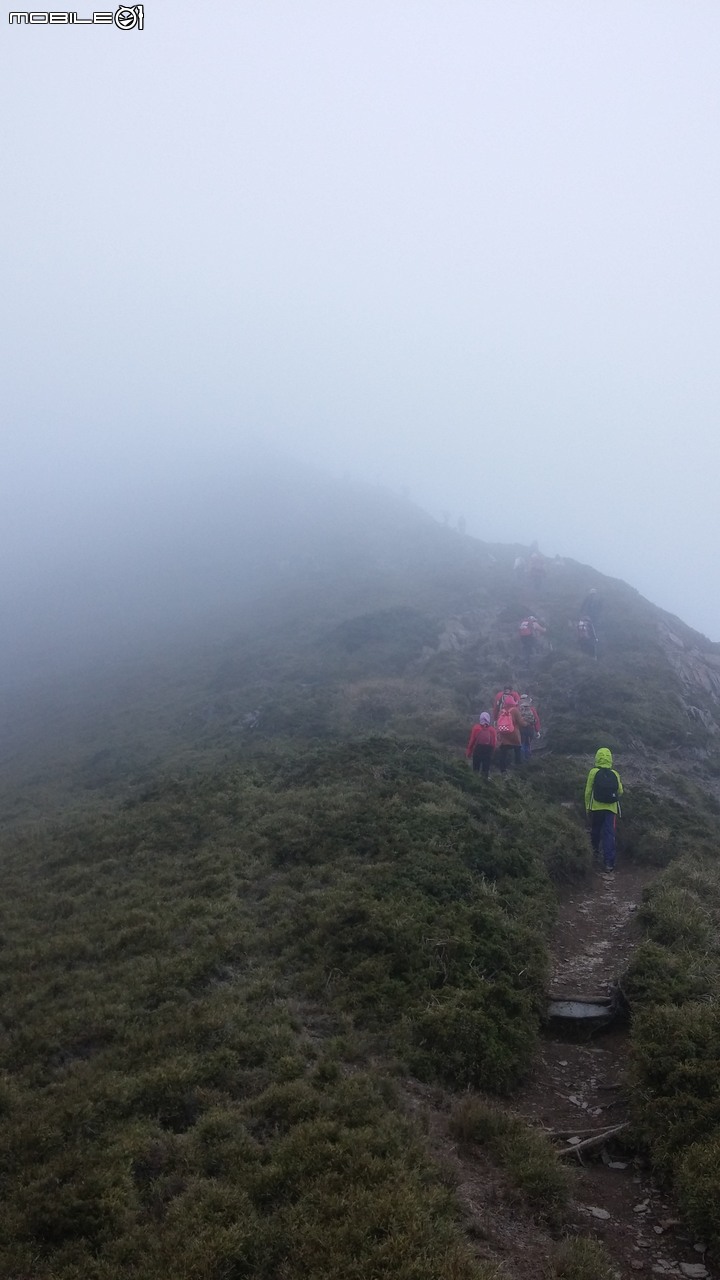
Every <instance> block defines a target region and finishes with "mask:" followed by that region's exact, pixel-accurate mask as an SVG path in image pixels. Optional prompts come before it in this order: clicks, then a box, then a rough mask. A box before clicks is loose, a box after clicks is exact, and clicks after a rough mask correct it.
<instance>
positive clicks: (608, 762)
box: [595, 747, 612, 769]
mask: <svg viewBox="0 0 720 1280" xmlns="http://www.w3.org/2000/svg"><path fill="white" fill-rule="evenodd" d="M595 764H596V765H597V767H598V769H612V751H611V750H610V748H609V747H600V749H599V751H597V752H596V753H595Z"/></svg>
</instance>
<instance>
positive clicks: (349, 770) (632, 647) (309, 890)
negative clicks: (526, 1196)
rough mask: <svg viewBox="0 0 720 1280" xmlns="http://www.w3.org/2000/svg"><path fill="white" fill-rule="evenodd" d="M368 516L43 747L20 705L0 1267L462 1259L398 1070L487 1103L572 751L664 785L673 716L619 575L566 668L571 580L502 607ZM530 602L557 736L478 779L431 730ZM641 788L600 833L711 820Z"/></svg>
mask: <svg viewBox="0 0 720 1280" xmlns="http://www.w3.org/2000/svg"><path fill="white" fill-rule="evenodd" d="M383 537H384V531H383V529H381V528H378V527H377V526H376V528H375V537H374V542H375V545H373V546H372V547H371V548H370V550H369V551H368V550H367V549H365V550H364V551H363V554H362V555H361V554H360V553H359V552H357V554H355V557H354V560H353V564H354V575H353V578H352V581H351V582H350V583H348V581H347V580H346V578H345V577H344V576H343V575H340V576H338V575H337V574H335V575H334V576H332V575H328V576H326V577H325V578H323V575H322V572H321V571H320V570H319V569H315V570H314V571H313V573H314V576H311V577H309V578H306V579H305V580H304V581H303V582H302V584H299V583H298V582H296V581H293V583H292V586H291V587H289V588H287V589H285V590H283V591H281V592H279V594H278V596H277V598H276V599H275V601H274V603H273V604H272V605H271V604H269V603H266V604H265V605H264V606H263V607H262V608H260V607H258V618H257V621H256V622H255V623H254V625H253V627H249V626H247V625H246V626H245V628H244V630H243V632H242V633H241V634H236V635H235V636H233V637H231V638H226V639H225V640H224V641H223V644H222V646H221V648H220V650H218V645H217V644H212V645H202V644H199V645H198V646H197V648H196V649H195V651H194V652H186V653H184V654H182V657H176V658H175V660H174V662H173V664H172V669H170V670H169V669H168V668H167V667H165V668H163V666H162V664H161V663H160V664H158V663H156V665H155V667H154V668H153V669H152V670H148V668H147V667H143V666H142V665H140V666H139V667H138V668H137V670H136V671H135V672H128V671H126V672H125V673H124V675H123V676H122V679H121V678H120V677H116V678H115V686H114V688H113V687H112V685H111V684H110V682H109V681H108V680H107V679H104V681H103V684H102V702H101V704H100V705H99V706H98V707H93V706H92V705H90V706H88V707H85V706H84V705H83V704H82V702H81V701H80V702H79V701H78V699H77V697H74V698H71V697H69V696H68V694H67V693H66V695H65V697H64V699H63V700H62V701H63V703H64V705H61V706H60V707H59V708H58V706H57V705H56V708H55V715H56V720H55V723H56V733H57V738H56V742H55V744H53V743H52V740H51V737H50V735H48V737H49V738H50V749H48V748H47V747H46V748H45V754H44V756H43V751H42V740H43V738H44V737H45V733H44V724H45V716H44V715H42V714H40V713H39V712H38V711H37V709H36V716H37V719H36V720H35V721H33V718H32V716H31V715H27V716H26V717H24V719H23V729H22V731H21V732H18V734H17V735H16V737H15V739H14V740H13V743H12V745H13V749H14V752H15V755H14V762H11V763H12V768H10V769H8V770H6V783H5V787H6V790H5V799H6V804H5V821H6V824H7V839H6V844H5V854H4V870H5V874H6V881H7V896H6V904H5V907H4V909H3V922H2V937H3V948H2V951H0V981H1V982H2V991H3V1024H2V1028H3V1030H2V1041H1V1042H0V1049H1V1052H2V1069H3V1077H2V1093H1V1094H0V1108H1V1110H2V1126H3V1138H4V1143H3V1147H4V1151H5V1155H4V1157H3V1164H2V1166H0V1167H1V1168H2V1187H3V1198H4V1201H5V1204H6V1216H5V1219H4V1223H3V1225H2V1226H1V1227H0V1242H1V1248H2V1255H1V1256H2V1261H3V1265H4V1270H5V1272H6V1273H7V1274H9V1275H15V1276H18V1277H19V1276H21V1275H24V1274H26V1273H30V1272H32V1274H33V1276H35V1277H38V1278H40V1277H50V1276H52V1277H57V1280H70V1277H81V1276H82V1277H86V1276H88V1277H94V1276H97V1277H98V1278H99V1277H110V1276H113V1277H115V1276H118V1275H127V1276H133V1275H137V1276H143V1277H147V1280H153V1278H154V1277H158V1280H159V1277H160V1276H163V1277H164V1276H166V1275H168V1274H173V1275H178V1276H187V1277H188V1278H190V1277H204V1276H207V1277H212V1278H213V1280H216V1278H217V1280H221V1277H223V1278H224V1277H242V1276H250V1275H252V1276H267V1277H268V1280H270V1277H275V1276H278V1277H283V1276H284V1277H287V1280H290V1278H291V1277H295V1276H301V1275H302V1276H313V1277H317V1278H318V1280H321V1278H322V1280H325V1278H326V1277H327V1278H329V1277H334V1276H337V1277H338V1278H339V1277H340V1276H343V1277H347V1276H350V1277H352V1276H354V1275H357V1276H358V1277H360V1276H367V1275H370V1274H372V1275H377V1276H385V1275H387V1276H388V1277H389V1276H393V1277H403V1276H407V1277H411V1276H412V1277H413V1280H423V1278H424V1277H428V1278H429V1277H436V1276H440V1275H443V1276H450V1277H453V1276H457V1277H461V1276H462V1277H465V1276H467V1277H468V1278H470V1277H480V1276H482V1275H484V1274H485V1271H484V1270H483V1268H482V1266H481V1265H480V1264H478V1263H477V1262H476V1261H475V1260H474V1258H473V1256H472V1255H471V1253H470V1252H469V1251H468V1249H467V1246H466V1245H465V1243H464V1242H463V1237H462V1232H461V1231H460V1229H459V1225H458V1221H457V1208H456V1206H455V1203H454V1200H453V1197H452V1194H451V1190H450V1189H449V1188H448V1186H447V1185H446V1182H445V1181H444V1179H443V1176H442V1173H441V1171H439V1170H438V1169H437V1168H435V1167H433V1166H432V1165H431V1163H430V1162H429V1160H428V1157H427V1155H426V1154H425V1152H424V1147H423V1144H422V1141H421V1137H420V1135H419V1133H418V1132H417V1131H416V1130H415V1129H414V1128H413V1126H412V1125H411V1124H410V1123H409V1121H408V1120H407V1119H406V1117H405V1115H404V1111H403V1108H402V1106H401V1105H400V1104H399V1101H398V1094H397V1082H399V1081H401V1080H402V1077H403V1075H404V1074H405V1073H407V1072H411V1073H413V1074H414V1075H416V1076H420V1077H421V1078H423V1079H427V1080H436V1081H440V1082H442V1083H444V1084H445V1085H446V1086H447V1087H449V1088H451V1089H453V1088H454V1089H462V1088H464V1087H466V1086H467V1085H473V1086H480V1087H482V1088H484V1089H487V1090H490V1091H501V1092H502V1091H506V1090H508V1089H511V1088H512V1086H513V1084H514V1082H515V1081H516V1080H517V1079H518V1078H519V1076H520V1075H521V1073H522V1071H523V1070H524V1069H525V1067H526V1066H527V1063H528V1061H529V1058H530V1055H531V1053H532V1049H533V1044H534V1037H535V1034H536V1031H537V1027H538V1025H539V1017H540V1010H541V1004H542V1000H541V996H542V992H543V987H544V981H545V973H546V954H545V943H544V938H545V932H546V929H547V925H548V923H549V921H550V919H551V917H552V909H553V898H554V890H553V884H556V883H558V882H559V881H562V880H563V879H565V878H570V877H572V876H575V875H578V874H582V872H583V869H584V868H585V867H586V866H587V848H586V840H585V836H584V833H583V831H582V826H581V819H582V813H581V808H580V805H579V803H578V795H579V791H580V789H581V786H582V778H583V776H584V769H585V767H586V766H587V764H588V763H589V761H588V760H582V761H578V760H575V759H573V757H574V756H577V755H578V754H582V753H586V752H594V750H595V747H596V746H597V745H599V743H600V742H603V743H604V744H608V745H611V746H612V747H613V748H614V749H615V750H617V752H618V763H619V764H620V767H621V768H622V765H623V759H624V758H627V759H628V763H629V762H630V760H631V759H632V758H633V754H634V749H635V750H636V749H637V744H641V745H642V749H643V750H645V751H647V750H650V751H652V753H653V754H652V757H651V758H652V760H653V762H654V763H655V759H656V753H657V752H658V751H663V752H665V753H667V767H666V773H669V774H670V775H671V774H672V771H673V769H676V760H677V758H678V757H679V755H680V753H682V752H684V753H687V751H688V747H687V741H688V736H687V735H688V733H689V732H690V728H688V727H687V725H686V720H687V718H686V717H685V713H684V711H683V709H682V704H681V700H680V689H679V686H678V685H677V683H676V681H675V679H674V677H673V676H672V674H671V672H670V670H669V668H668V666H667V663H666V661H665V659H664V656H663V654H662V651H661V649H660V647H659V645H658V643H657V639H656V623H655V613H654V611H653V610H652V609H651V607H650V606H648V605H647V604H646V603H645V602H643V601H642V600H641V599H640V598H639V597H638V596H637V595H636V594H635V593H634V592H631V591H630V590H629V589H628V588H625V587H623V586H622V584H612V583H608V584H606V585H605V593H606V596H607V599H606V622H605V625H604V627H603V636H604V638H605V645H606V652H605V654H604V655H603V661H602V662H600V663H598V664H591V663H588V662H587V661H586V660H585V659H583V658H582V657H581V655H579V654H577V653H576V652H575V648H574V641H573V636H572V634H571V632H570V631H569V630H568V627H567V623H568V620H569V619H570V618H571V617H572V616H573V615H574V612H575V609H576V605H577V600H578V599H579V597H580V595H581V594H582V592H583V591H584V590H585V588H586V587H587V585H589V583H590V582H592V581H599V579H597V577H596V576H595V575H592V574H591V573H590V571H586V570H583V569H582V568H581V567H580V566H572V565H565V566H559V567H557V568H554V569H553V570H552V571H551V574H550V576H549V579H548V582H547V584H546V586H545V587H544V589H543V591H542V593H541V597H540V598H539V599H534V598H532V597H531V598H530V600H528V598H527V592H526V591H524V590H522V589H520V588H518V587H517V586H516V585H515V584H513V583H512V581H511V576H510V564H511V560H512V557H513V555H514V549H500V548H493V549H492V550H493V555H494V559H491V558H489V556H488V552H487V550H486V549H484V548H482V547H481V546H480V545H479V544H476V543H473V542H471V541H470V540H462V539H459V538H457V537H456V536H455V535H453V534H451V533H450V532H449V531H443V530H437V529H434V528H432V527H428V526H427V525H426V524H425V523H422V525H421V527H420V529H419V531H418V529H417V528H416V527H415V526H413V527H412V529H409V530H407V529H406V530H404V531H402V530H401V533H400V534H398V533H397V530H396V536H394V538H393V541H392V546H391V552H389V551H388V544H387V543H386V542H385V541H383ZM378 545H380V546H382V547H383V548H384V551H383V559H382V562H381V563H379V562H378V550H377V548H378ZM418 547H419V551H418ZM345 554H347V548H346V552H345ZM336 567H337V566H336ZM528 605H530V606H532V607H535V608H536V610H537V611H538V612H542V613H543V615H544V616H545V617H546V620H547V622H548V624H549V626H550V632H551V635H552V639H553V650H552V652H551V653H549V654H547V655H545V656H544V657H541V658H539V659H538V661H537V663H536V665H535V667H534V670H533V672H532V681H533V690H534V692H535V693H536V694H537V696H538V698H539V701H540V705H541V710H542V712H543V713H544V716H545V718H546V723H547V726H548V730H549V733H548V739H549V743H550V745H551V747H552V749H553V750H552V754H551V755H549V756H547V757H546V758H545V759H543V760H540V759H538V760H537V762H536V763H535V764H534V766H533V769H532V770H531V771H529V773H528V775H527V777H525V778H523V779H519V780H518V781H510V782H509V783H507V784H506V787H505V788H504V789H503V790H500V788H499V787H497V786H494V787H492V788H490V789H488V788H486V787H483V785H482V783H481V782H478V781H477V780H476V779H474V778H472V777H471V776H470V775H469V773H468V771H467V769H466V767H465V766H464V764H462V763H455V762H453V760H452V753H451V754H450V755H449V754H448V746H451V747H452V748H453V749H454V751H455V752H456V754H459V750H458V748H459V747H461V746H462V745H463V744H464V740H465V736H466V733H467V728H468V725H469V722H470V719H471V715H470V713H471V712H472V711H474V710H477V708H478V707H479V705H481V704H482V703H484V702H487V700H488V698H489V696H490V694H491V692H492V691H493V689H494V688H495V687H496V686H497V684H498V683H501V682H502V681H504V680H505V679H506V678H509V677H510V676H514V675H516V671H515V670H514V668H516V666H517V656H516V654H515V647H514V646H515V629H516V624H517V618H518V616H519V613H521V612H522V611H523V610H524V609H525V608H527V607H528ZM449 618H456V619H457V618H459V619H460V624H459V625H460V628H461V629H460V631H458V629H457V625H456V624H455V623H453V624H452V626H451V627H450V629H449V630H448V625H447V624H448V619H449ZM450 632H452V633H453V634H454V635H455V640H454V641H453V640H452V638H451V637H450V638H449V639H448V636H449V634H450ZM443 636H445V640H443ZM453 646H456V647H453ZM668 706H670V707H672V708H674V710H673V714H672V716H671V717H670V720H671V724H670V728H668V714H667V708H668ZM254 710H257V711H259V722H258V725H257V727H256V728H254V729H249V728H247V727H245V726H244V723H243V717H244V716H245V715H246V714H247V713H248V712H249V711H254ZM71 719H72V725H71ZM691 728H692V732H693V742H694V743H695V744H696V746H699V747H700V749H701V750H702V751H705V744H704V743H702V742H701V743H699V744H698V741H697V730H696V728H695V726H691ZM23 734H24V735H25V738H24V739H23ZM11 736H12V735H11ZM61 740H62V741H63V743H64V744H65V747H64V750H63V752H62V758H59V757H58V750H59V745H58V744H59V742H60V741H61ZM631 753H633V754H631ZM30 754H31V755H32V756H33V758H34V762H35V764H34V769H35V772H34V776H33V775H28V768H27V756H28V755H30ZM706 766H707V767H708V768H710V767H711V766H713V758H712V756H705V755H700V754H698V756H697V758H696V768H697V769H698V770H700V769H703V768H705V767H706ZM153 775H154V781H152V783H150V782H149V779H150V778H151V777H152V776H153ZM688 785H689V784H688ZM667 791H668V788H666V789H665V793H663V794H661V795H655V794H653V793H651V791H650V790H649V789H648V788H647V787H646V788H645V789H643V788H642V787H640V786H635V787H634V788H632V791H631V793H630V794H629V796H628V803H627V806H626V821H625V829H626V854H630V855H634V856H638V857H646V858H651V859H654V860H656V861H665V860H667V857H668V856H669V855H670V854H671V853H675V852H677V851H678V846H679V845H682V844H683V843H684V845H685V847H686V848H695V847H696V846H697V844H698V841H700V842H702V843H703V844H704V845H705V846H706V847H708V848H710V847H712V844H713V841H714V840H715V839H716V835H717V822H716V818H715V813H714V808H716V806H713V804H712V802H710V801H709V800H708V799H707V796H706V794H705V793H704V792H703V791H702V790H699V791H697V790H696V791H693V790H692V788H691V789H690V791H689V792H687V793H686V794H675V793H676V792H677V791H678V788H677V787H675V788H674V789H672V791H673V794H670V795H668V794H667ZM560 802H562V803H563V804H564V805H567V804H568V803H574V804H575V807H574V808H570V809H568V808H562V807H560ZM63 804H65V805H67V806H68V812H66V813H64V814H63V813H61V812H60V811H61V809H62V806H63ZM53 813H54V815H55V816H54V818H52V821H50V820H48V815H51V814H53ZM689 815H692V824H691V823H690V822H689V821H688V817H689ZM30 817H34V818H36V819H37V818H42V819H43V820H42V821H39V822H38V821H35V822H34V823H28V821H27V819H28V818H30ZM648 830H650V831H651V832H654V833H655V834H654V836H652V835H651V836H648ZM661 994H662V993H661ZM690 994H691V995H693V996H694V995H696V994H697V993H696V992H694V991H692V992H691V993H690ZM704 996H705V997H706V996H707V992H704ZM663 998H664V995H663ZM648 1000H649V1003H652V1002H653V1001H656V1000H657V993H655V995H652V996H651V997H648ZM640 1061H642V1046H641V1048H640ZM487 1274H490V1273H489V1272H488V1273H487ZM566 1274H568V1275H571V1274H572V1272H571V1271H567V1272H566ZM588 1274H590V1273H588ZM597 1274H600V1271H599V1270H598V1272H597Z"/></svg>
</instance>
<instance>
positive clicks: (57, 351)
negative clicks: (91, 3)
mask: <svg viewBox="0 0 720 1280" xmlns="http://www.w3.org/2000/svg"><path fill="white" fill-rule="evenodd" d="M78 12H79V14H80V15H81V16H82V15H83V14H84V13H85V10H82V11H81V10H78ZM87 12H88V13H89V12H90V8H89V7H88V9H87ZM719 40H720V11H719V10H718V8H717V5H716V4H714V3H710V2H703V0H700V2H699V3H696V4H694V5H693V6H691V7H688V6H680V5H678V4H677V3H665V2H663V0H656V2H655V3H653V5H652V6H649V5H647V4H646V3H644V0H643V2H642V3H640V2H633V0H630V2H628V0H622V3H620V2H619V0H618V2H616V3H613V2H611V3H607V2H605V0H603V3H602V4H601V3H599V2H598V3H589V4H586V5H582V6H580V5H577V4H575V3H573V2H572V0H539V3H538V0H532V2H530V0H528V2H527V3H518V2H514V0H503V3H502V4H500V3H497V2H495V3H485V2H483V0H450V2H449V3H444V4H442V5H441V4H439V3H437V2H433V3H430V2H429V0H398V3H396V4H392V5H388V4H387V3H385V0H383V2H382V3H380V0H375V2H374V3H373V2H372V0H371V2H370V3H368V2H367V0H363V3H360V2H359V0H352V2H350V0H309V2H304V3H301V4H298V3H294V2H292V3H291V0H269V2H268V0H262V3H261V2H260V0H252V2H249V3H241V4H237V3H235V2H233V3H230V0H218V3H215V4H214V5H213V6H211V7H207V8H200V6H197V5H192V4H190V3H188V2H187V0H173V3H172V4H171V3H169V0H154V2H153V0H151V2H150V3H148V4H146V5H145V29H144V30H143V31H142V32H140V31H132V32H121V31H118V30H115V29H113V28H111V27H82V28H79V27H71V26H67V27H62V26H54V27H41V26H33V27H18V26H11V25H10V24H9V23H7V24H6V25H5V27H4V30H3V35H2V47H1V48H0V55H1V57H2V62H3V64H4V72H3V85H2V89H1V90H0V93H1V95H2V107H3V118H4V119H5V120H6V121H7V122H8V125H9V127H8V128H7V130H6V132H5V140H4V143H3V155H2V163H3V172H4V174H5V175H6V184H5V188H6V189H5V198H4V201H3V208H2V213H1V214H0V218H1V223H0V225H1V226H2V233H3V234H2V243H3V246H4V247H3V251H2V274H3V284H2V291H3V297H4V301H5V307H4V308H3V313H4V319H3V321H2V356H1V359H2V365H3V370H2V380H3V386H4V392H3V397H4V400H5V412H4V414H3V417H4V418H5V421H6V424H7V425H6V428H5V430H4V432H3V443H2V458H1V461H2V467H1V472H2V475H1V477H0V498H1V499H2V515H0V561H1V562H2V563H3V564H4V565H5V567H6V568H9V569H11V570H12V572H13V573H14V574H25V573H27V574H32V573H33V572H34V567H35V566H36V565H37V564H39V563H41V562H42V561H43V560H47V559H48V558H50V559H51V558H52V556H54V555H55V556H56V555H57V554H58V548H63V549H64V554H66V556H67V557H73V556H75V555H77V556H78V557H79V558H80V559H81V558H82V554H83V550H82V549H83V546H84V545H86V544H87V543H88V541H92V540H93V537H94V531H95V530H96V529H97V528H99V527H101V526H102V522H103V518H104V512H105V511H106V510H107V508H108V506H110V507H113V508H118V507H119V508H121V509H122V510H123V511H124V512H125V513H126V517H127V521H128V525H131V524H132V522H133V507H134V504H135V503H137V502H139V501H142V500H143V499H142V495H143V494H147V493H150V494H152V493H153V492H157V493H158V494H160V493H161V492H162V491H163V489H164V487H166V486H167V485H168V484H170V486H171V487H172V486H173V485H176V484H179V483H181V482H183V481H184V479H185V478H186V477H190V476H193V475H195V474H198V475H200V474H202V475H206V474H211V473H213V472H217V471H222V470H223V469H225V468H226V467H229V466H232V467H236V466H237V465H242V463H243V460H247V462H248V464H250V463H252V462H254V461H255V459H256V458H257V457H258V456H261V455H263V454H265V453H269V454H271V455H275V456H289V457H291V458H292V457H295V458H298V459H302V460H303V461H305V462H309V463H315V464H320V465H322V466H325V467H328V468H329V469H330V470H332V471H336V472H337V473H342V472H344V471H350V472H351V473H353V474H355V475H358V476H360V477H363V478H367V479H370V480H378V481H380V482H381V483H383V484H388V485H390V486H393V487H397V488H402V487H407V488H408V489H409V490H410V493H411V496H412V497H413V498H414V499H415V500H416V501H418V502H420V503H422V504H423V505H425V506H427V507H428V508H429V509H430V510H432V511H433V512H435V513H439V512H440V511H441V510H443V509H446V510H449V511H450V512H451V513H452V514H453V517H456V516H458V515H460V514H462V515H464V517H465V518H466V520H467V525H468V531H469V532H471V533H475V534H477V535H478V536H480V537H486V538H489V539H497V540H505V539H506V540H508V541H514V540H519V541H525V542H529V541H530V540H531V539H533V538H538V539H539V540H540V543H541V546H542V547H543V549H545V550H546V551H548V552H550V553H555V552H560V553H562V554H566V555H570V556H574V557H576V558H578V559H581V560H585V561H588V562H590V563H592V564H593V565H594V566H595V567H596V568H598V569H601V570H602V571H604V572H608V573H611V574H614V575H616V576H619V577H623V578H625V579H627V580H628V581H630V582H631V583H632V584H633V585H634V586H637V587H638V588H639V589H640V590H641V591H643V592H644V593H645V594H647V595H649V596H650V598H651V599H653V600H654V601H655V602H656V603H658V604H660V605H662V606H664V607H665V608H668V609H670V610H672V611H675V612H677V613H679V614H680V615H681V616H682V617H683V618H684V619H685V620H686V621H687V622H689V623H691V624H692V625H694V626H697V627H698V628H700V629H701V630H704V631H705V632H706V633H707V634H709V635H710V636H711V638H713V639H720V603H719V602H718V600H717V597H716V596H714V594H713V584H714V582H715V580H716V566H715V555H716V543H717V515H716V510H717V501H716V493H715V490H716V476H717V473H718V462H719V461H720V457H719V454H720V445H719V444H718V432H717V427H716V419H717V416H718V404H719V403H720V385H719V382H720V376H719V373H718V366H717V357H716V351H717V346H718V342H717V337H718V310H719V308H720V289H719V288H718V283H719V281H718V276H719V275H720V271H719V267H720V249H719V247H718V239H717V235H716V227H717V225H718V223H719V221H720V218H719V214H720V209H719V208H718V205H719V204H720V198H719V196H720V187H719V184H718V143H717V138H718V136H719V130H718V124H719V123H720V85H719V83H718V77H717V49H718V43H719ZM118 536H121V535H120V534H119V535H118Z"/></svg>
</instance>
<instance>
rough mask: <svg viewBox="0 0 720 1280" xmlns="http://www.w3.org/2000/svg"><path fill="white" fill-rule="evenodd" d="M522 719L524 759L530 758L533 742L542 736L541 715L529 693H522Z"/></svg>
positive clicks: (521, 736)
mask: <svg viewBox="0 0 720 1280" xmlns="http://www.w3.org/2000/svg"><path fill="white" fill-rule="evenodd" d="M520 719H521V720H522V728H521V730H520V743H521V748H522V750H521V754H522V758H523V760H529V759H530V752H531V750H532V743H533V741H534V739H535V738H539V737H540V717H539V715H538V713H537V709H536V708H535V707H534V706H533V700H532V697H531V695H530V694H529V693H521V694H520Z"/></svg>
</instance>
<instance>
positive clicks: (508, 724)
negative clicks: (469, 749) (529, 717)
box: [497, 694, 522, 773]
mask: <svg viewBox="0 0 720 1280" xmlns="http://www.w3.org/2000/svg"><path fill="white" fill-rule="evenodd" d="M521 735H522V718H521V716H520V708H519V706H518V700H517V698H515V697H514V696H513V694H506V696H505V699H504V701H503V705H502V707H501V708H500V714H499V716H498V718H497V753H498V765H499V766H500V772H501V773H507V766H508V756H509V755H510V752H511V751H512V753H513V756H514V758H515V764H516V765H518V764H521V763H522V737H521Z"/></svg>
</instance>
